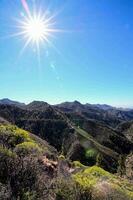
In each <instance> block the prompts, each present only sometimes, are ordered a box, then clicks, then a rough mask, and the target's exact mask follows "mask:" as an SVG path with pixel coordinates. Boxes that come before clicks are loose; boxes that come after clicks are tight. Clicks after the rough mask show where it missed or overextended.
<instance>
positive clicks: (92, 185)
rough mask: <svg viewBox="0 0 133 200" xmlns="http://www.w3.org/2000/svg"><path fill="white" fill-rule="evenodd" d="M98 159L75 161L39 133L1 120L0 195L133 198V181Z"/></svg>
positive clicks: (56, 199)
mask: <svg viewBox="0 0 133 200" xmlns="http://www.w3.org/2000/svg"><path fill="white" fill-rule="evenodd" d="M79 153H80V152H79ZM129 158H131V156H130V157H128V161H127V162H128V170H129V168H130V163H129ZM97 162H98V163H97V166H95V165H94V166H92V167H88V166H85V165H83V164H81V163H80V162H79V161H74V162H72V161H70V160H68V159H65V157H64V156H63V155H59V154H58V152H57V151H56V149H55V148H53V147H52V146H50V145H49V144H48V143H47V142H46V141H45V140H42V139H40V138H39V137H37V136H36V135H34V134H32V133H30V132H27V131H25V130H23V129H20V128H18V127H17V126H14V125H11V124H8V123H7V124H3V123H0V169H1V170H0V199H5V200H6V199H14V200H15V199H22V200H28V199H31V200H45V199H48V200H50V199H53V200H83V199H86V200H90V199H91V200H96V199H97V200H101V199H112V200H119V199H121V200H132V199H133V192H132V191H133V186H132V183H131V182H130V181H129V180H126V179H124V178H121V177H120V176H118V175H114V174H111V173H109V172H107V171H105V170H103V169H102V168H101V167H99V166H98V165H99V164H100V163H99V162H100V157H99V158H98V161H97ZM127 174H128V175H129V171H127Z"/></svg>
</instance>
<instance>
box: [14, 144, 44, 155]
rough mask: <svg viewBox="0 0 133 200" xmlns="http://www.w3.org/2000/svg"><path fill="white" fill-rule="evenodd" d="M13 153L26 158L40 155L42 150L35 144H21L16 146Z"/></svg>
mask: <svg viewBox="0 0 133 200" xmlns="http://www.w3.org/2000/svg"><path fill="white" fill-rule="evenodd" d="M14 151H15V152H16V153H17V154H18V155H19V156H27V155H30V154H37V155H38V154H40V153H41V152H42V149H41V148H40V147H39V146H38V145H37V144H36V143H35V142H23V143H21V144H18V145H17V146H16V148H15V149H14Z"/></svg>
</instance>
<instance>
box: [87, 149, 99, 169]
mask: <svg viewBox="0 0 133 200" xmlns="http://www.w3.org/2000/svg"><path fill="white" fill-rule="evenodd" d="M85 157H86V159H87V164H88V165H90V166H92V165H94V164H96V157H97V151H96V150H95V149H88V150H87V151H86V153H85Z"/></svg>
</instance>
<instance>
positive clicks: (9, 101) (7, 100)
mask: <svg viewBox="0 0 133 200" xmlns="http://www.w3.org/2000/svg"><path fill="white" fill-rule="evenodd" d="M0 104H6V105H15V106H25V104H24V103H20V102H18V101H12V100H10V99H8V98H5V99H1V100H0Z"/></svg>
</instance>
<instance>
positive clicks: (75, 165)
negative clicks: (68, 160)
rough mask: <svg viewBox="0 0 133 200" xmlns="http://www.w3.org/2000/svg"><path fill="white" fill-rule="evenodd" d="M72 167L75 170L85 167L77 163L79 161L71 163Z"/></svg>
mask: <svg viewBox="0 0 133 200" xmlns="http://www.w3.org/2000/svg"><path fill="white" fill-rule="evenodd" d="M72 165H73V167H75V168H84V167H85V165H83V164H82V163H81V162H79V161H73V162H72Z"/></svg>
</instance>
